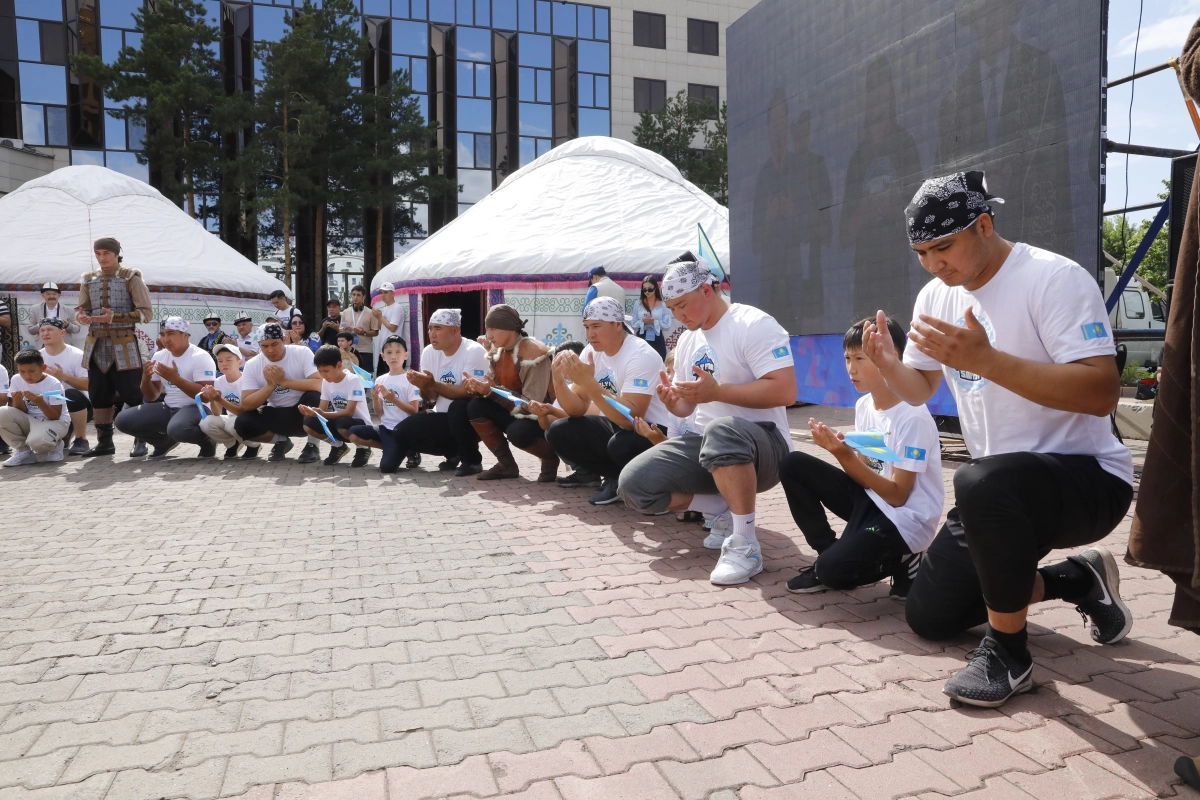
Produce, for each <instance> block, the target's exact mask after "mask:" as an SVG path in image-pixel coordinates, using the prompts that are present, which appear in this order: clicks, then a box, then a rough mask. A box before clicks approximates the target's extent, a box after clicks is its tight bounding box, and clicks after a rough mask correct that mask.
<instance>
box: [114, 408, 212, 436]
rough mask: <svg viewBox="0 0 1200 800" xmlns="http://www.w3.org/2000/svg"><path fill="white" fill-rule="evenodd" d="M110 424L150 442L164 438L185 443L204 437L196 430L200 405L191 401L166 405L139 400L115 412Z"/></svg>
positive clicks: (198, 424) (198, 425) (198, 426)
mask: <svg viewBox="0 0 1200 800" xmlns="http://www.w3.org/2000/svg"><path fill="white" fill-rule="evenodd" d="M113 424H114V425H116V426H117V430H119V431H120V432H121V433H124V434H127V435H129V436H133V437H135V438H137V439H145V440H146V441H147V442H150V443H151V444H156V443H161V442H163V441H164V440H167V439H170V440H172V441H176V442H184V443H186V444H204V443H205V442H206V441H208V437H207V436H205V435H204V432H203V431H202V430H200V409H198V408H196V406H195V404H192V403H189V404H188V405H186V406H184V407H183V408H168V407H167V404H166V403H142V404H141V405H140V406H134V407H133V408H127V409H125V410H124V411H122V412H121V413H120V414H117V418H116V419H115V420H113Z"/></svg>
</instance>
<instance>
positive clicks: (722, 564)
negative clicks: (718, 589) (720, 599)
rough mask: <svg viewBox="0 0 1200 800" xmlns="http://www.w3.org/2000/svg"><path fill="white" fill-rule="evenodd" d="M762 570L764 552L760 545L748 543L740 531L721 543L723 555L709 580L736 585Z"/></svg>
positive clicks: (717, 583)
mask: <svg viewBox="0 0 1200 800" xmlns="http://www.w3.org/2000/svg"><path fill="white" fill-rule="evenodd" d="M762 571H763V563H762V552H761V551H760V550H759V548H758V545H752V544H748V543H747V542H746V540H745V539H744V538H743V537H742V535H741V534H740V533H735V534H733V535H732V536H730V537H728V538H727V539H726V540H725V543H724V544H723V545H721V557H720V558H719V559H718V560H717V566H716V569H714V570H713V571H712V575H709V576H708V580H709V582H710V583H715V584H716V585H717V586H736V585H737V584H739V583H745V582H746V581H748V580H750V579H751V578H753V577H754V576H755V575H757V574H758V573H760V572H762Z"/></svg>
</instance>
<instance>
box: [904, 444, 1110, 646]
mask: <svg viewBox="0 0 1200 800" xmlns="http://www.w3.org/2000/svg"><path fill="white" fill-rule="evenodd" d="M1132 500H1133V487H1132V486H1130V485H1129V484H1128V483H1126V482H1125V481H1123V480H1122V479H1120V478H1118V477H1117V476H1116V475H1112V474H1111V473H1108V472H1105V471H1104V470H1103V469H1102V468H1101V467H1100V464H1099V462H1098V461H1096V459H1095V458H1094V457H1092V456H1068V455H1057V454H1053V453H1005V454H1003V455H996V456H988V457H986V458H980V459H976V460H974V461H969V462H967V463H966V464H964V465H963V466H962V467H959V469H958V471H957V472H956V473H954V501H955V506H956V507H955V508H954V509H952V510H951V511H950V513H949V514H948V515H947V516H946V522H945V524H943V525H942V528H941V530H940V531H938V535H937V537H936V538H935V539H934V540H933V544H931V545H930V546H929V549H928V550H927V551H926V553H925V559H924V561H923V562H922V563H921V569H920V570H919V571H918V572H917V578H916V581H915V582H914V583H913V586H912V589H911V590H910V591H909V593H908V601H907V603H906V605H905V615H906V617H907V618H908V624H909V626H910V627H911V628H912V629H913V632H914V633H916V634H917V635H918V636H922V637H924V638H926V639H948V638H950V637H953V636H957V635H958V634H959V633H962V632H963V631H965V630H967V629H968V628H973V627H975V626H976V625H981V624H983V623H984V622H986V621H987V612H988V609H989V608H990V609H992V610H993V611H997V612H1000V613H1004V614H1011V613H1013V612H1017V611H1020V610H1022V609H1024V608H1025V607H1026V606H1028V605H1029V599H1030V597H1032V595H1033V584H1034V580H1035V578H1036V573H1037V565H1038V562H1039V561H1040V560H1041V559H1043V558H1044V557H1045V556H1046V554H1047V553H1049V552H1050V551H1051V550H1056V549H1059V548H1074V547H1082V546H1083V545H1088V544H1092V543H1093V542H1097V541H1099V540H1101V539H1103V538H1104V537H1105V536H1107V535H1108V534H1109V533H1111V532H1112V530H1113V529H1114V528H1116V527H1117V524H1118V523H1120V521H1121V519H1122V518H1123V517H1124V516H1125V512H1127V511H1128V510H1129V504H1130V502H1131V501H1132Z"/></svg>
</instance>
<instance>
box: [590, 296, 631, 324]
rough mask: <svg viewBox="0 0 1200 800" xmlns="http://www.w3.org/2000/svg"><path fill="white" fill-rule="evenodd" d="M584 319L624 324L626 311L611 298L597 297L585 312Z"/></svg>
mask: <svg viewBox="0 0 1200 800" xmlns="http://www.w3.org/2000/svg"><path fill="white" fill-rule="evenodd" d="M583 319H584V321H585V322H586V321H587V320H598V321H600V322H624V321H625V309H624V308H622V307H621V304H620V303H618V302H617V301H616V300H614V299H612V298H611V297H597V298H596V299H595V300H593V301H592V302H590V303H588V304H587V308H585V309H584V310H583Z"/></svg>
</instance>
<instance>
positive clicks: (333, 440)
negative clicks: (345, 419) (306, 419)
mask: <svg viewBox="0 0 1200 800" xmlns="http://www.w3.org/2000/svg"><path fill="white" fill-rule="evenodd" d="M317 421H318V422H320V423H321V430H323V431H325V435H326V436H327V437H329V443H330V444H331V445H333V446H334V447H337V446H338V444H339V442H338V439H337V437H336V436H334V435H333V431H331V430H329V423H328V422H326V421H325V418H324V417H322V416H321V415H320V414H317Z"/></svg>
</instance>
